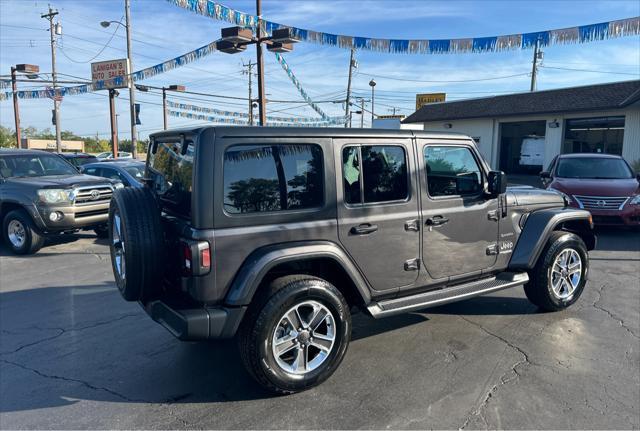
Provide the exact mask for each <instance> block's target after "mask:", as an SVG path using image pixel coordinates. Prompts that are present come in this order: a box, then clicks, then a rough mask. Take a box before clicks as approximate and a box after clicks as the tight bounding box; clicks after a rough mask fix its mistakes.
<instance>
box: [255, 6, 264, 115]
mask: <svg viewBox="0 0 640 431" xmlns="http://www.w3.org/2000/svg"><path fill="white" fill-rule="evenodd" d="M261 3H262V2H261V0H256V15H257V16H258V27H257V29H256V39H258V41H257V43H256V55H257V57H258V61H257V63H258V110H259V114H260V122H259V124H260V125H261V126H266V125H267V111H266V106H265V105H266V100H265V97H264V60H263V58H262V42H261V40H260V38H262V17H261V16H262V4H261Z"/></svg>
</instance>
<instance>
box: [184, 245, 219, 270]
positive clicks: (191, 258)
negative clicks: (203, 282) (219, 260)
mask: <svg viewBox="0 0 640 431" xmlns="http://www.w3.org/2000/svg"><path fill="white" fill-rule="evenodd" d="M180 248H181V249H182V256H181V258H182V263H181V268H182V276H183V277H190V276H194V275H204V274H207V273H208V272H209V270H210V269H211V247H210V245H209V242H208V241H191V240H185V241H181V242H180Z"/></svg>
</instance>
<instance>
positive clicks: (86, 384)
mask: <svg viewBox="0 0 640 431" xmlns="http://www.w3.org/2000/svg"><path fill="white" fill-rule="evenodd" d="M0 362H4V363H5V364H9V365H13V366H15V367H18V368H21V369H23V370H26V371H31V372H32V373H34V374H37V375H38V376H40V377H43V378H45V379H52V380H62V381H65V382H70V383H78V384H81V385H82V386H84V387H86V388H89V389H92V390H94V391H103V392H106V393H108V394H111V395H113V396H114V397H117V398H120V399H122V400H124V401H128V402H144V401H143V400H136V399H133V398H129V397H127V396H125V395H122V394H120V393H118V392H116V391H114V390H112V389H109V388H105V387H102V386H95V385H92V384H91V383H89V382H87V381H84V380H80V379H74V378H71V377H64V376H58V375H55V374H47V373H44V372H42V371H39V370H37V369H35V368H31V367H28V366H26V365H23V364H20V363H18V362H13V361H8V360H6V359H0Z"/></svg>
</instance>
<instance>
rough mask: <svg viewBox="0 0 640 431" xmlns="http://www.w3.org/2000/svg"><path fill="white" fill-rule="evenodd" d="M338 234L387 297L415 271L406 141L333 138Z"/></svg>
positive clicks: (410, 156) (412, 187)
mask: <svg viewBox="0 0 640 431" xmlns="http://www.w3.org/2000/svg"><path fill="white" fill-rule="evenodd" d="M334 148H335V159H336V173H337V175H336V188H337V198H338V202H337V205H338V236H339V238H340V242H341V243H342V245H343V247H344V248H345V249H346V251H347V252H348V253H349V255H350V256H351V258H352V259H353V260H354V262H355V263H356V265H357V266H358V267H359V268H360V270H361V271H362V273H363V275H364V276H365V278H366V279H367V281H368V282H369V284H370V285H371V287H372V288H373V289H374V290H375V291H377V292H381V293H385V294H387V293H392V292H393V291H394V290H397V289H398V288H400V287H406V286H411V285H413V284H414V283H415V281H416V279H417V277H418V273H419V264H418V258H419V252H420V236H419V235H420V233H419V225H418V224H419V221H418V218H419V213H418V200H419V197H418V187H417V177H416V175H415V158H414V150H413V146H412V140H411V139H410V138H398V137H393V138H387V139H371V138H362V139H360V138H351V139H334Z"/></svg>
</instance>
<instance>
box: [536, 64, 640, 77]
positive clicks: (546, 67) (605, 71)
mask: <svg viewBox="0 0 640 431" xmlns="http://www.w3.org/2000/svg"><path fill="white" fill-rule="evenodd" d="M540 67H544V68H545V69H554V70H569V71H572V72H590V73H608V74H611V75H627V76H640V73H629V72H612V71H608V70H591V69H571V68H568V67H553V66H545V65H540Z"/></svg>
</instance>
